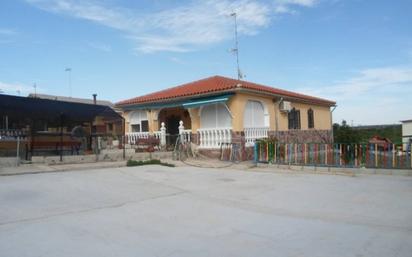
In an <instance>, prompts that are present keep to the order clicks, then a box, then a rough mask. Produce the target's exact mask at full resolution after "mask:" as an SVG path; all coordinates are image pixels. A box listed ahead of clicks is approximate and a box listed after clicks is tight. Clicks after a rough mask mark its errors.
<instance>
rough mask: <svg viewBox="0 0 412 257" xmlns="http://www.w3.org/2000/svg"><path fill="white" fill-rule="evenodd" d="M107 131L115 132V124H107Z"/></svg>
mask: <svg viewBox="0 0 412 257" xmlns="http://www.w3.org/2000/svg"><path fill="white" fill-rule="evenodd" d="M107 130H108V131H113V123H108V124H107Z"/></svg>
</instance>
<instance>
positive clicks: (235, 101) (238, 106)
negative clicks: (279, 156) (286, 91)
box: [227, 93, 331, 131]
mask: <svg viewBox="0 0 412 257" xmlns="http://www.w3.org/2000/svg"><path fill="white" fill-rule="evenodd" d="M248 100H254V101H259V102H261V103H262V104H264V105H265V106H266V108H267V111H268V113H269V117H270V119H269V125H270V130H276V115H277V117H278V122H277V123H278V124H279V129H278V130H279V131H284V130H288V115H287V113H282V112H279V106H278V103H277V102H274V101H273V98H272V97H265V96H260V95H256V94H249V93H236V95H234V96H232V97H231V99H230V100H229V102H228V103H227V105H228V107H229V109H230V110H231V112H232V114H233V120H232V127H233V130H234V131H242V130H243V119H244V117H243V116H244V111H245V108H246V103H247V101H248ZM275 101H276V100H275ZM293 107H294V108H296V109H297V110H300V120H301V130H307V129H309V128H308V115H307V111H308V109H309V108H312V110H313V112H314V122H315V128H314V129H318V130H329V129H331V116H330V108H329V107H327V106H318V105H309V104H302V103H294V102H292V108H293Z"/></svg>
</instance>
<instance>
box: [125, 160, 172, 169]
mask: <svg viewBox="0 0 412 257" xmlns="http://www.w3.org/2000/svg"><path fill="white" fill-rule="evenodd" d="M143 165H161V166H166V167H175V165H174V164H171V163H166V162H161V161H160V160H156V159H152V160H147V161H135V160H128V161H127V164H126V166H128V167H133V166H143Z"/></svg>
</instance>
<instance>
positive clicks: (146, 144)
mask: <svg viewBox="0 0 412 257" xmlns="http://www.w3.org/2000/svg"><path fill="white" fill-rule="evenodd" d="M136 146H137V147H138V148H139V147H142V148H143V149H145V150H146V151H148V152H150V151H153V150H154V149H155V148H157V149H160V139H158V138H155V137H148V138H139V139H137V141H136Z"/></svg>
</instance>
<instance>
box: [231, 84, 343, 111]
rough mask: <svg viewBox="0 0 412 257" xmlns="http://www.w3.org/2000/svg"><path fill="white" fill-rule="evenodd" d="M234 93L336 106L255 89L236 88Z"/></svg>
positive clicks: (331, 102) (327, 102) (325, 102)
mask: <svg viewBox="0 0 412 257" xmlns="http://www.w3.org/2000/svg"><path fill="white" fill-rule="evenodd" d="M235 91H241V92H250V93H255V94H259V95H267V96H271V97H276V98H283V99H284V100H292V101H294V102H300V103H308V104H316V105H324V106H329V107H333V106H336V102H333V101H327V100H325V101H323V100H321V99H319V100H315V99H313V100H311V99H304V98H300V97H291V96H286V95H282V94H275V93H270V92H264V91H261V90H255V89H250V88H242V87H238V88H236V89H235Z"/></svg>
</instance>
